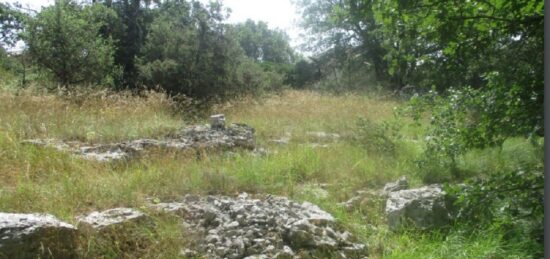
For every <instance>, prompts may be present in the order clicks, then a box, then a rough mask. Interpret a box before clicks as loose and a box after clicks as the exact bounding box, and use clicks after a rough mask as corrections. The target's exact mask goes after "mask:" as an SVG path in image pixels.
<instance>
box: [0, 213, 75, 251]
mask: <svg viewBox="0 0 550 259" xmlns="http://www.w3.org/2000/svg"><path fill="white" fill-rule="evenodd" d="M75 237H76V228H75V227H73V226H72V225H70V224H68V223H64V222H61V221H59V220H58V219H57V218H55V217H54V216H52V215H48V214H16V213H0V258H74V257H76V254H75V251H76V242H75Z"/></svg>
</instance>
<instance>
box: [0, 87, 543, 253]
mask: <svg viewBox="0 0 550 259" xmlns="http://www.w3.org/2000/svg"><path fill="white" fill-rule="evenodd" d="M403 106H404V103H402V102H401V101H397V100H388V99H381V98H378V97H376V96H368V95H360V94H354V95H352V94H347V95H327V94H319V93H315V92H307V91H287V92H284V93H282V94H281V95H274V96H270V97H266V98H264V99H246V98H243V99H242V100H240V101H233V102H231V103H224V104H220V105H218V106H215V107H211V109H210V112H212V113H218V112H219V113H224V114H225V115H226V117H227V118H228V120H229V121H230V122H242V123H247V124H249V125H251V126H252V127H254V128H255V129H256V142H257V145H259V146H261V147H264V148H266V149H268V150H269V152H270V153H269V154H268V155H266V156H258V155H255V154H253V153H250V152H246V151H237V152H235V153H227V152H204V153H203V154H202V155H201V156H200V159H197V156H196V153H195V152H194V151H193V152H188V153H186V152H179V153H171V152H160V151H159V152H156V153H151V154H147V155H146V156H144V157H141V158H139V159H137V160H130V161H124V162H122V161H121V162H112V163H100V162H94V161H87V160H82V159H80V158H77V157H74V156H71V155H70V154H67V153H63V152H59V151H56V150H54V149H50V148H39V147H34V146H29V145H23V144H21V141H22V140H24V139H29V138H56V139H62V140H80V141H84V142H88V143H107V142H113V141H120V140H127V139H136V138H162V137H164V136H166V135H168V134H170V133H173V132H175V131H177V129H179V128H181V127H183V126H184V125H187V124H192V123H204V121H203V120H201V119H200V118H199V119H196V114H194V113H191V112H190V111H187V110H182V109H180V110H177V109H175V107H179V106H178V104H177V103H176V102H174V100H173V99H171V98H168V97H166V96H165V95H163V94H159V93H154V92H149V93H147V94H144V95H143V96H141V97H137V96H135V95H130V94H124V93H117V94H112V93H95V94H82V95H78V96H69V95H62V96H57V95H53V94H44V93H37V92H33V91H31V90H24V91H19V92H12V91H2V92H1V93H0V185H1V186H2V187H1V188H0V211H4V212H22V213H27V212H47V213H51V214H53V215H55V216H57V217H59V218H61V219H62V220H65V221H67V222H70V223H76V221H75V218H74V217H75V216H77V215H79V214H81V213H86V212H90V211H93V210H100V209H109V208H113V207H118V206H122V207H135V208H141V209H144V210H147V208H146V207H145V204H146V199H147V198H153V199H158V200H162V201H170V200H175V199H177V198H180V197H182V196H183V195H185V194H187V193H195V194H224V195H233V194H236V193H238V192H249V193H269V194H275V195H285V196H289V197H291V198H293V199H297V200H307V201H311V202H314V203H316V204H318V205H319V206H321V207H322V208H323V209H325V210H327V211H329V212H330V213H332V214H333V215H334V216H335V217H336V218H337V219H338V220H339V221H340V222H342V223H343V226H344V228H346V229H347V230H349V231H350V232H352V233H353V234H355V235H357V236H358V238H359V239H360V241H362V242H365V243H366V244H367V245H368V247H369V254H370V257H372V258H382V257H384V258H386V257H388V258H449V257H453V258H456V257H459V258H477V257H491V258H505V257H506V258H508V257H518V258H525V257H534V256H536V252H537V251H538V249H540V247H539V246H537V243H536V242H533V241H531V240H530V239H524V241H523V242H511V241H510V240H511V239H510V238H509V235H514V233H517V231H522V230H533V229H534V230H536V227H537V226H538V227H540V226H541V225H535V226H534V228H533V226H531V225H530V226H529V227H525V228H523V227H521V226H523V225H521V224H515V225H514V226H517V228H514V229H515V230H516V232H513V233H506V232H503V231H501V230H502V229H503V228H499V227H493V228H486V229H485V228H483V229H479V228H478V229H476V227H475V226H476V221H471V223H470V224H467V223H465V222H464V221H456V222H455V224H454V225H453V226H452V227H451V228H449V229H443V230H441V231H436V232H422V231H405V232H398V233H394V232H391V231H389V230H388V228H387V226H386V225H385V217H384V201H377V200H372V201H367V203H366V204H364V206H361V207H360V208H358V209H356V210H353V211H346V210H345V209H343V208H342V207H341V206H339V205H338V203H340V202H343V201H346V200H347V199H349V198H350V197H351V196H353V194H354V192H355V191H357V190H361V189H365V188H366V189H378V188H381V187H382V186H383V185H384V184H385V183H386V182H389V181H393V180H395V179H397V178H398V177H400V176H403V175H406V176H407V177H408V178H409V180H410V182H411V184H412V185H413V187H415V186H421V185H424V180H425V175H423V173H422V172H421V171H419V170H418V167H417V163H416V161H417V160H418V158H419V157H420V156H421V155H422V154H423V151H424V147H425V141H426V140H425V138H424V133H425V126H426V125H425V124H426V123H425V120H424V121H423V120H421V123H420V124H415V123H413V120H412V119H410V118H406V117H395V116H398V115H396V113H395V111H396V109H395V108H396V107H397V108H398V109H399V107H403ZM203 118H205V117H203ZM309 132H325V133H337V134H338V135H339V138H323V137H319V136H316V135H311V134H309ZM281 137H289V139H290V141H289V143H288V144H287V145H280V144H277V143H274V142H272V141H270V140H273V139H277V138H281ZM540 154H541V150H539V149H537V148H536V147H534V146H533V145H531V144H530V142H529V141H528V140H525V139H519V138H516V139H510V140H508V141H506V142H505V144H504V145H503V147H502V148H488V149H478V150H474V151H471V152H466V153H465V154H463V155H461V156H459V157H458V158H457V168H458V170H461V171H462V172H464V173H467V174H469V175H477V176H480V177H481V178H480V179H482V178H483V177H485V176H490V175H491V172H493V171H502V170H504V169H506V168H511V169H517V168H518V167H522V168H526V169H525V170H527V168H536V167H538V166H541V161H542V160H541V159H542V158H541V156H540ZM442 174H448V175H446V176H445V175H443V177H448V178H451V175H450V172H442ZM520 176H521V175H520ZM502 177H504V178H506V177H508V174H507V175H502ZM509 177H516V176H515V175H513V174H512V175H509ZM485 179H486V178H485ZM533 183H537V182H536V180H535V181H534V182H533ZM319 184H324V185H325V186H326V190H327V191H328V195H327V196H323V195H319ZM469 195H471V196H472V197H473V196H475V195H479V192H475V191H472V192H470V193H469ZM497 200H498V199H497ZM497 200H494V199H491V201H497ZM503 201H504V200H503ZM504 203H505V201H504ZM498 204H503V203H498ZM515 205H521V204H515V203H513V204H510V206H512V207H513V206H515ZM491 206H493V205H491ZM523 206H524V207H521V206H520V207H519V208H518V209H520V210H521V209H522V208H525V207H529V208H531V207H532V206H531V205H529V204H523ZM512 207H508V208H510V209H511V208H512ZM535 207H536V206H535ZM495 208H496V209H497V211H499V210H498V208H500V207H498V206H497V207H495ZM465 213H466V212H465ZM511 213H513V212H511ZM522 213H523V212H522ZM533 213H540V211H534V212H533ZM464 215H466V214H464ZM506 215H513V214H506V213H505V214H501V216H499V215H496V216H495V217H496V218H498V219H499V220H498V221H492V220H491V221H490V222H499V224H509V223H514V222H510V221H507V220H508V219H510V217H507V216H506ZM533 215H534V216H533V217H534V218H535V219H538V218H539V215H538V214H533ZM153 220H154V222H155V224H156V227H155V228H154V229H153V230H151V229H148V228H145V227H144V228H138V229H137V230H135V231H137V232H136V234H135V235H132V237H131V238H132V241H128V240H125V239H127V238H130V237H129V236H126V237H117V239H116V241H117V242H115V243H116V244H120V246H119V245H115V246H113V243H112V242H105V241H104V240H101V239H97V238H94V237H93V236H92V237H83V238H82V239H81V240H79V242H80V244H79V246H80V249H79V253H80V256H82V257H101V256H103V257H107V258H121V257H122V258H124V257H126V258H134V257H143V258H175V257H178V256H180V249H181V247H183V245H184V244H189V243H190V242H192V236H188V235H186V234H185V233H182V231H181V227H180V226H179V225H178V222H177V220H176V219H175V218H173V217H171V216H168V215H157V216H154V217H153ZM530 222H531V223H532V221H530ZM530 222H523V223H525V224H531V223H530ZM471 225H473V226H471ZM529 233H535V232H529ZM135 239H137V240H135ZM128 242H129V243H131V244H133V245H135V247H137V248H136V249H124V246H123V245H124V244H128ZM132 242H133V243H132Z"/></svg>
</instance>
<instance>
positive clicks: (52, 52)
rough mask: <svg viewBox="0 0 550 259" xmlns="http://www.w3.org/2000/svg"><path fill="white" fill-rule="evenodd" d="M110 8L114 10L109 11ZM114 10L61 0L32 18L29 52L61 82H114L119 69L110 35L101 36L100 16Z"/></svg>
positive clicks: (67, 83)
mask: <svg viewBox="0 0 550 259" xmlns="http://www.w3.org/2000/svg"><path fill="white" fill-rule="evenodd" d="M109 12H111V13H109ZM109 14H110V15H112V16H114V13H113V12H112V11H111V10H108V9H107V8H105V7H103V6H100V5H93V6H86V7H84V8H82V7H81V6H79V5H77V4H74V3H71V2H65V1H59V2H57V3H56V5H55V6H52V7H48V8H46V9H44V10H43V11H42V12H40V13H39V14H38V15H37V17H36V18H35V19H32V20H30V21H29V25H28V28H27V31H26V34H25V40H26V42H27V44H28V48H29V54H30V56H31V57H32V58H33V59H34V60H35V61H36V63H37V64H39V65H40V66H42V67H43V68H44V69H46V70H48V71H50V72H51V73H52V75H53V76H54V78H55V79H56V80H57V81H58V82H59V83H60V84H62V85H64V86H69V85H74V84H106V85H112V84H113V76H115V77H116V73H117V69H116V66H115V65H114V61H113V53H114V48H113V44H112V41H111V40H110V39H104V38H102V37H99V30H100V29H101V27H102V26H104V23H103V22H102V21H101V19H98V17H97V16H99V15H104V16H106V17H107V19H108V16H109Z"/></svg>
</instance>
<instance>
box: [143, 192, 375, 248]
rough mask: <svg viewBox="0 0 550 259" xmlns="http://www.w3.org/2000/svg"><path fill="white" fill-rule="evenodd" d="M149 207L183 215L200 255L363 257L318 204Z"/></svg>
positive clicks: (202, 201)
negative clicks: (192, 233)
mask: <svg viewBox="0 0 550 259" xmlns="http://www.w3.org/2000/svg"><path fill="white" fill-rule="evenodd" d="M151 207H152V208H155V209H158V210H161V211H165V212H176V213H178V214H179V215H183V218H184V221H185V224H184V225H186V226H187V229H188V231H191V232H194V233H197V234H198V236H200V237H201V238H200V239H201V240H199V241H198V244H197V245H198V251H199V253H201V254H206V255H207V256H208V257H211V258H298V257H297V256H296V255H298V254H300V253H304V252H306V253H309V252H312V253H315V252H328V253H333V254H336V255H340V257H345V258H346V257H347V258H362V257H364V256H365V255H366V247H365V245H362V244H357V243H353V242H352V240H351V239H352V238H351V235H350V233H348V232H342V231H340V230H338V225H337V223H336V221H335V219H334V218H333V217H332V216H331V215H330V214H329V213H327V212H325V211H323V210H321V209H320V208H319V207H317V206H316V205H313V204H311V203H308V202H304V203H301V204H300V203H297V202H294V201H291V200H289V199H287V198H284V197H276V196H267V197H262V198H261V199H253V198H250V197H249V196H248V195H247V194H246V193H243V194H241V195H239V196H238V197H236V198H234V197H226V196H207V197H198V196H186V197H185V199H184V201H183V202H181V203H179V204H176V203H158V204H154V205H151Z"/></svg>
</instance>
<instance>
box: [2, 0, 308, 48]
mask: <svg viewBox="0 0 550 259" xmlns="http://www.w3.org/2000/svg"><path fill="white" fill-rule="evenodd" d="M0 1H2V2H8V3H14V2H19V3H21V4H23V6H24V7H26V6H28V7H30V8H31V9H33V10H40V7H41V6H48V5H52V4H54V2H55V0H0ZM203 2H208V0H204V1H203ZM222 2H223V5H224V6H225V7H228V8H230V9H231V16H230V17H229V20H228V22H229V23H238V22H244V21H246V20H247V19H252V20H255V21H264V22H267V24H268V25H269V27H270V28H279V29H281V30H284V31H286V33H287V34H288V36H290V39H291V45H292V46H293V47H295V48H296V47H298V45H299V44H300V43H302V42H301V37H300V36H299V34H300V33H301V32H302V31H301V29H300V28H299V27H298V25H297V23H298V20H299V19H300V16H299V15H298V14H297V13H296V9H295V8H294V6H293V5H292V3H291V0H222Z"/></svg>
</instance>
